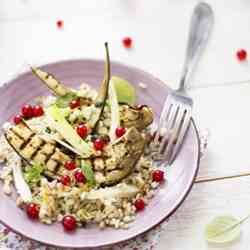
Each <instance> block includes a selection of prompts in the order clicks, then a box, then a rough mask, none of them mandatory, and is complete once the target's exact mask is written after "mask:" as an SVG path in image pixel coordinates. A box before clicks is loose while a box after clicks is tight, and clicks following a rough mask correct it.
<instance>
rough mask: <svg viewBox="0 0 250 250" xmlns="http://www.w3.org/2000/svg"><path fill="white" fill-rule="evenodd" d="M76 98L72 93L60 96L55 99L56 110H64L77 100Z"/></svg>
mask: <svg viewBox="0 0 250 250" xmlns="http://www.w3.org/2000/svg"><path fill="white" fill-rule="evenodd" d="M77 98H78V96H77V94H76V93H74V92H69V93H67V94H66V95H64V96H60V97H58V98H57V99H56V106H57V107H58V108H66V107H68V106H69V104H70V102H72V101H73V100H75V99H77Z"/></svg>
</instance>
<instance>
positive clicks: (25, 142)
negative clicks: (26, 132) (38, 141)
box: [20, 134, 35, 150]
mask: <svg viewBox="0 0 250 250" xmlns="http://www.w3.org/2000/svg"><path fill="white" fill-rule="evenodd" d="M34 136H35V135H34V134H33V135H31V136H30V138H29V139H28V140H27V141H25V140H24V142H23V145H22V147H21V148H20V150H24V149H25V147H26V146H27V145H28V144H29V143H30V142H31V140H32V138H33V137H34Z"/></svg>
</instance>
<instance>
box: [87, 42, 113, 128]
mask: <svg viewBox="0 0 250 250" xmlns="http://www.w3.org/2000/svg"><path fill="white" fill-rule="evenodd" d="M105 49H106V63H105V71H104V79H103V82H102V84H101V87H100V90H99V92H98V95H97V97H96V99H95V102H94V105H95V108H96V111H95V114H94V115H93V116H92V117H91V120H90V121H89V126H90V128H92V129H93V131H94V130H95V129H96V127H97V125H98V122H99V120H100V117H101V115H102V113H103V110H104V106H105V103H106V100H107V97H108V90H109V81H110V59H109V50H108V43H105Z"/></svg>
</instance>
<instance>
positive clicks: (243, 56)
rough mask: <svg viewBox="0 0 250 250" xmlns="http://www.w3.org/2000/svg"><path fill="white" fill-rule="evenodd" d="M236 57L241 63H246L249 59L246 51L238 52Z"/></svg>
mask: <svg viewBox="0 0 250 250" xmlns="http://www.w3.org/2000/svg"><path fill="white" fill-rule="evenodd" d="M236 55H237V58H238V60H239V61H245V60H246V59H247V52H246V50H244V49H240V50H238V51H237V54H236Z"/></svg>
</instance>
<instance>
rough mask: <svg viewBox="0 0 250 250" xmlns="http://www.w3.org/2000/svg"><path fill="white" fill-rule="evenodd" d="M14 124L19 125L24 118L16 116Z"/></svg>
mask: <svg viewBox="0 0 250 250" xmlns="http://www.w3.org/2000/svg"><path fill="white" fill-rule="evenodd" d="M13 121H14V123H15V124H16V125H17V124H19V123H20V122H21V121H22V116H21V115H16V116H15V117H14V119H13Z"/></svg>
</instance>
